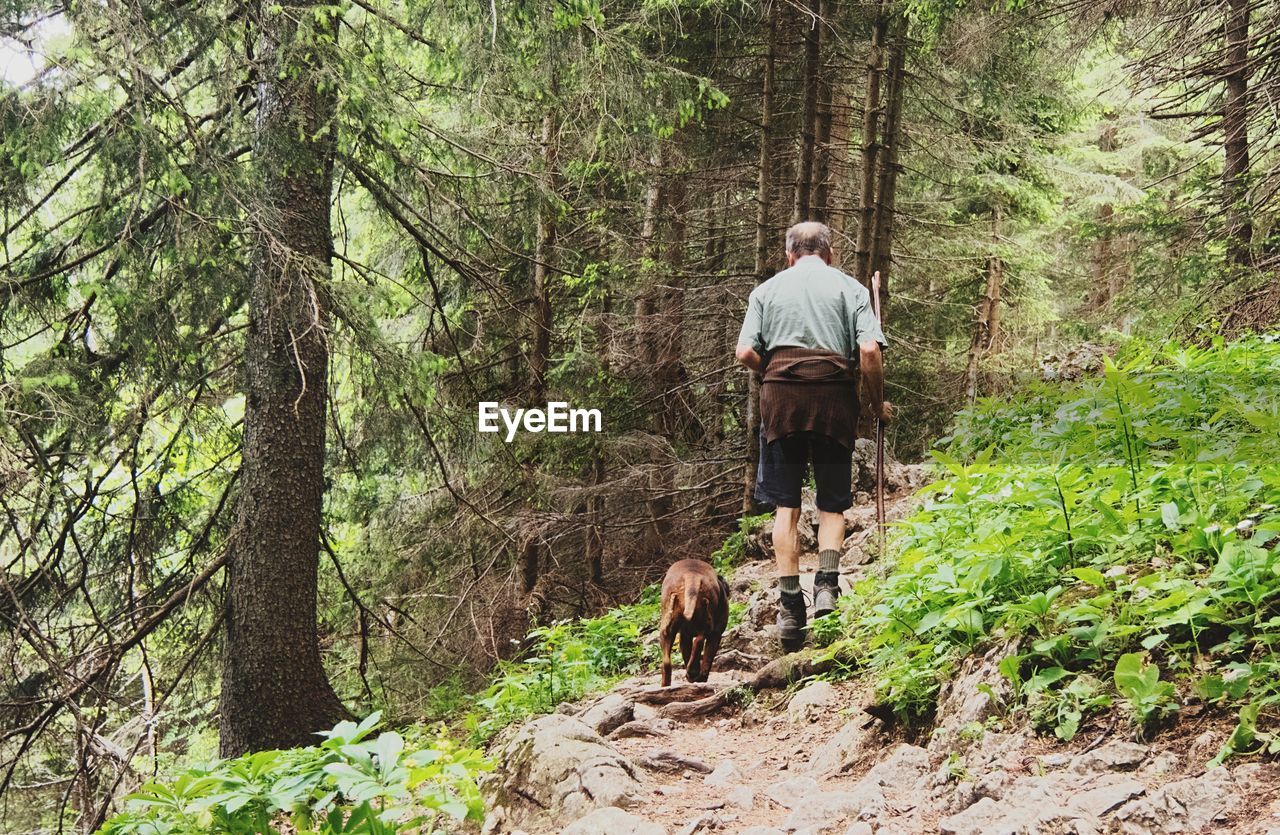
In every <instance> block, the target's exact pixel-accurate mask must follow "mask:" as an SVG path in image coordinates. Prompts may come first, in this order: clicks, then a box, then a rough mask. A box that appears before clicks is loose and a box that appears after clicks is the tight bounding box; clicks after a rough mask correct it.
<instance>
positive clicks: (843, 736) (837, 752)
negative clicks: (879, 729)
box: [809, 713, 871, 774]
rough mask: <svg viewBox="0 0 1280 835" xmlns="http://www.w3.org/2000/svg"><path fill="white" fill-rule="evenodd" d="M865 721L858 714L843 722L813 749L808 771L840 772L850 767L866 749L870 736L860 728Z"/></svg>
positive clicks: (864, 717)
mask: <svg viewBox="0 0 1280 835" xmlns="http://www.w3.org/2000/svg"><path fill="white" fill-rule="evenodd" d="M865 719H866V716H865V715H864V714H861V713H859V714H858V715H856V716H855V717H854V718H853V719H851V720H849V721H848V722H845V723H844V724H843V725H841V726H840V728H839V729H837V730H836V732H835V733H833V734H832V735H831V736H829V737H827V740H826V741H825V742H823V743H822V744H821V745H819V746H818V747H816V748H814V749H813V755H812V756H811V757H810V758H809V770H810V771H812V772H814V773H816V774H827V773H828V772H832V771H842V770H844V769H845V768H847V767H848V766H850V765H852V764H853V763H854V762H855V761H856V760H857V759H858V757H859V756H861V754H862V753H863V751H864V750H865V748H866V744H867V740H868V738H869V737H870V736H871V734H870V733H869V732H868V731H867V730H866V729H865V728H863V727H862V724H863V721H864V720H865Z"/></svg>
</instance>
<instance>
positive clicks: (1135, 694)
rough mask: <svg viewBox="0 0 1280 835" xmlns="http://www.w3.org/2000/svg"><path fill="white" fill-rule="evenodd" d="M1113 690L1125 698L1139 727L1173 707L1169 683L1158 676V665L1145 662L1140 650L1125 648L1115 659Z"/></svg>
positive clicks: (1149, 723)
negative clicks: (1114, 687) (1132, 650)
mask: <svg viewBox="0 0 1280 835" xmlns="http://www.w3.org/2000/svg"><path fill="white" fill-rule="evenodd" d="M1115 684H1116V691H1117V692H1118V693H1119V694H1120V695H1121V696H1123V697H1124V698H1125V700H1126V702H1127V703H1128V708H1129V712H1130V713H1131V714H1132V716H1133V718H1134V721H1135V723H1136V724H1137V725H1138V727H1139V728H1143V729H1145V728H1147V727H1149V726H1150V725H1151V723H1152V722H1155V721H1158V720H1160V719H1163V718H1164V717H1165V716H1167V715H1168V714H1170V713H1172V712H1173V711H1175V710H1177V705H1176V704H1174V701H1173V699H1174V691H1173V685H1172V684H1170V683H1169V682H1167V681H1161V680H1160V668H1159V667H1158V666H1157V665H1155V664H1148V663H1147V662H1146V661H1145V659H1144V658H1143V654H1142V653H1140V652H1126V653H1125V654H1124V655H1122V656H1120V658H1119V660H1117V661H1116V669H1115Z"/></svg>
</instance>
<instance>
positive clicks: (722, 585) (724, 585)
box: [716, 574, 729, 597]
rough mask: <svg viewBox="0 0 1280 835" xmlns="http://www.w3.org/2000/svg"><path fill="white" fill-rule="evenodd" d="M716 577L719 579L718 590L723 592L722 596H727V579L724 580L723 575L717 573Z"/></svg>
mask: <svg viewBox="0 0 1280 835" xmlns="http://www.w3.org/2000/svg"><path fill="white" fill-rule="evenodd" d="M716 579H717V580H719V581H720V590H721V591H723V592H724V596H725V597H728V596H729V581H728V580H726V579H725V578H724V577H721V576H720V575H719V574H717V575H716Z"/></svg>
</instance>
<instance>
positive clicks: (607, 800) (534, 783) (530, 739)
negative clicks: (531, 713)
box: [482, 714, 643, 826]
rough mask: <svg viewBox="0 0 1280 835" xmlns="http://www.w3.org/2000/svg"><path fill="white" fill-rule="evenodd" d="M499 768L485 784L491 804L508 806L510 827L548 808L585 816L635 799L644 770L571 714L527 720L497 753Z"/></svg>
mask: <svg viewBox="0 0 1280 835" xmlns="http://www.w3.org/2000/svg"><path fill="white" fill-rule="evenodd" d="M495 759H496V760H497V761H498V762H499V763H501V766H500V768H499V769H498V770H496V771H494V772H492V773H491V774H488V775H486V776H485V779H484V781H483V784H482V789H483V791H484V793H485V795H486V798H487V800H488V801H489V804H490V806H502V807H505V809H506V810H507V811H508V813H509V815H508V817H509V818H514V819H515V820H508V821H507V822H506V823H507V825H508V826H510V825H511V824H513V823H515V822H516V821H517V820H518V819H519V818H520V817H521V816H522V814H523V815H527V814H530V813H536V812H538V811H539V810H546V811H547V812H548V813H549V814H550V815H551V816H552V817H559V816H561V815H564V816H581V815H584V814H586V813H588V812H590V811H592V810H594V809H597V808H601V807H605V806H623V807H625V806H630V805H633V804H634V803H636V801H637V799H638V797H639V794H640V792H641V791H642V789H643V786H642V784H641V782H640V779H639V776H640V775H639V772H638V771H637V769H636V767H635V766H634V765H632V764H631V762H629V761H628V760H627V759H626V758H625V757H623V756H622V755H621V754H619V753H618V752H617V751H616V750H615V749H614V748H613V747H612V746H610V745H609V744H608V743H607V742H605V741H604V738H603V737H601V736H600V735H599V734H598V733H596V732H595V731H593V730H592V729H591V728H589V727H588V726H587V725H585V724H584V723H583V722H581V721H579V720H578V719H575V718H573V717H570V716H563V715H561V714H551V715H549V716H540V717H538V718H537V719H533V720H531V721H529V722H526V723H525V724H524V725H522V726H520V728H519V729H518V730H517V731H516V732H515V733H514V735H513V736H512V737H511V739H510V740H509V741H507V742H506V744H504V745H503V746H502V747H501V748H500V750H499V751H498V752H497V756H496V757H495Z"/></svg>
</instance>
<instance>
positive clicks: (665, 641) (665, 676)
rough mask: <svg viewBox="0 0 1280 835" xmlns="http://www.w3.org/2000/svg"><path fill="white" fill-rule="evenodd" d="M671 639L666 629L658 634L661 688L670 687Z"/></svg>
mask: <svg viewBox="0 0 1280 835" xmlns="http://www.w3.org/2000/svg"><path fill="white" fill-rule="evenodd" d="M671 638H672V635H671V633H670V632H668V631H667V630H666V629H663V630H661V631H660V632H658V646H659V647H660V648H661V649H662V686H663V687H670V686H671Z"/></svg>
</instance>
